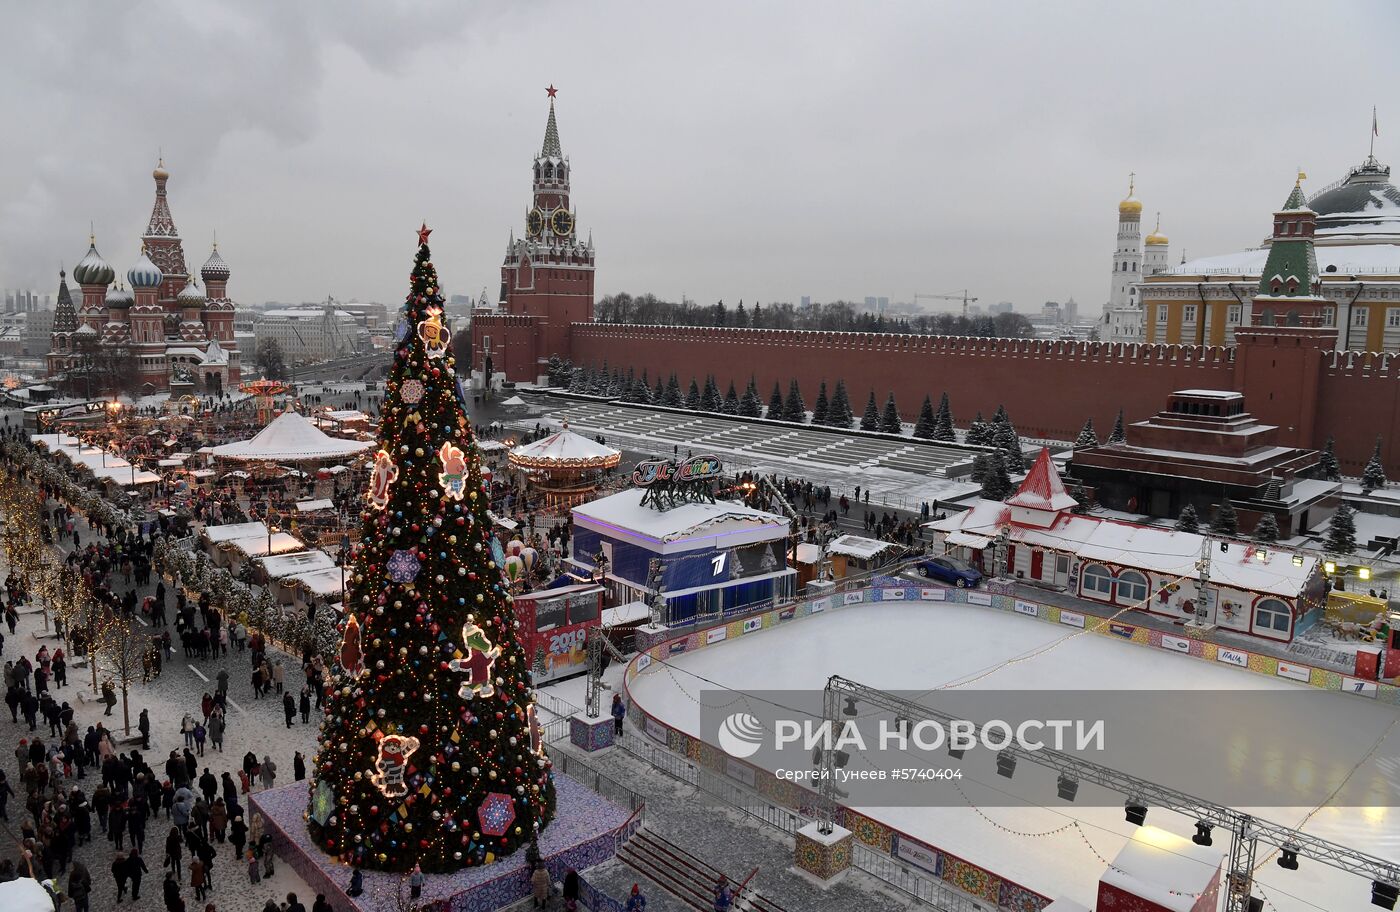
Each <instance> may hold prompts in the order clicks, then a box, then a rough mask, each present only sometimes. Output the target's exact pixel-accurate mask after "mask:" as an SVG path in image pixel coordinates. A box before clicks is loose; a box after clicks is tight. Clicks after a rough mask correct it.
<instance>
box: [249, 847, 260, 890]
mask: <svg viewBox="0 0 1400 912" xmlns="http://www.w3.org/2000/svg"><path fill="white" fill-rule="evenodd" d="M247 855H248V857H247V863H248V883H250V884H256V883H262V866H261V865H259V864H258V856H256V855H254V854H253V850H252V849H249V850H248V853H247Z"/></svg>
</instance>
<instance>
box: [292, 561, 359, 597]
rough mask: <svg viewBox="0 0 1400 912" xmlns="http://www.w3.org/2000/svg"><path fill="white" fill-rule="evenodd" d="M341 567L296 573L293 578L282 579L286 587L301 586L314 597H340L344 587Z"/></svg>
mask: <svg viewBox="0 0 1400 912" xmlns="http://www.w3.org/2000/svg"><path fill="white" fill-rule="evenodd" d="M343 579H344V577H343V576H342V575H341V571H340V568H339V567H332V568H331V569H329V570H310V571H307V572H306V573H294V574H292V575H291V576H286V577H283V578H282V585H284V586H301V587H302V588H304V589H307V590H309V591H310V592H311V593H312V594H313V595H322V596H333V595H340V592H341V589H342V586H341V581H342V580H343Z"/></svg>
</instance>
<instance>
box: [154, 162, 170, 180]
mask: <svg viewBox="0 0 1400 912" xmlns="http://www.w3.org/2000/svg"><path fill="white" fill-rule="evenodd" d="M169 176H170V172H169V171H167V170H165V159H164V158H162V159H160V160H159V162H158V163H157V164H156V169H155V170H154V171H152V172H151V177H153V178H155V179H156V180H158V181H162V180H165V179H166V178H168V177H169Z"/></svg>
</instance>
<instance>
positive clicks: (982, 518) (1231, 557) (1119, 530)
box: [925, 498, 1317, 598]
mask: <svg viewBox="0 0 1400 912" xmlns="http://www.w3.org/2000/svg"><path fill="white" fill-rule="evenodd" d="M925 528H928V529H931V530H933V531H935V532H943V533H945V534H948V541H950V542H951V543H953V544H970V542H967V541H964V540H963V537H972V538H975V539H977V540H986V541H988V542H989V541H990V540H991V539H993V538H995V537H996V536H997V535H999V534H1000V533H1001V530H1002V529H1003V528H1006V529H1008V530H1009V533H1010V536H1011V541H1012V542H1015V543H1018V544H1026V545H1030V546H1031V547H1037V548H1045V549H1049V550H1054V551H1062V552H1066V553H1070V554H1076V555H1078V556H1079V557H1080V558H1081V559H1083V560H1087V561H1093V562H1098V563H1105V564H1114V565H1117V566H1122V567H1132V568H1136V569H1139V570H1149V571H1151V572H1153V573H1160V574H1163V575H1166V576H1173V577H1187V576H1192V577H1194V576H1195V575H1196V573H1197V566H1196V565H1197V562H1198V561H1199V560H1200V557H1201V548H1202V545H1204V544H1205V543H1206V542H1207V541H1208V540H1209V541H1210V549H1211V561H1210V579H1211V582H1212V583H1215V584H1216V585H1220V586H1228V587H1231V588H1234V589H1240V590H1244V591H1248V592H1267V593H1270V594H1273V595H1282V596H1285V597H1288V598H1296V597H1298V596H1299V595H1300V594H1301V593H1302V591H1303V589H1304V588H1305V587H1306V586H1307V584H1308V582H1309V580H1311V579H1312V577H1313V576H1314V574H1315V573H1316V572H1317V558H1315V557H1312V556H1311V555H1298V556H1300V557H1301V558H1302V563H1301V564H1294V563H1293V558H1294V556H1295V555H1294V553H1293V552H1289V551H1283V550H1276V549H1264V550H1263V551H1262V552H1261V551H1259V550H1256V549H1255V548H1254V547H1251V546H1248V545H1243V544H1239V543H1237V542H1227V543H1226V545H1225V550H1224V551H1223V552H1222V551H1221V550H1220V545H1219V542H1218V541H1217V540H1215V539H1209V537H1208V536H1204V535H1198V534H1196V533H1194V532H1181V531H1179V530H1176V529H1163V528H1160V527H1158V526H1143V525H1138V524H1137V523H1129V522H1120V521H1118V520H1112V519H1102V518H1100V517H1097V516H1076V515H1074V514H1073V513H1062V514H1061V515H1060V516H1059V517H1058V518H1057V519H1056V520H1055V522H1054V523H1053V524H1052V525H1051V526H1049V527H1048V528H1044V529H1041V528H1036V527H1032V526H1024V525H1019V524H1017V523H1013V522H1012V521H1011V507H1010V506H1009V505H1008V504H1004V503H1000V502H998V501H995V500H983V499H981V498H979V499H978V500H977V501H976V502H975V503H974V504H973V506H972V508H971V509H969V510H966V511H964V512H962V513H955V514H953V515H952V516H949V517H948V518H947V519H942V520H936V521H934V522H931V523H928V524H926V526H925ZM955 536H956V537H955ZM972 547H977V546H976V545H972ZM982 547H986V545H985V544H984V545H982ZM1261 553H1262V554H1263V555H1264V556H1263V558H1262V559H1261V557H1260V555H1261Z"/></svg>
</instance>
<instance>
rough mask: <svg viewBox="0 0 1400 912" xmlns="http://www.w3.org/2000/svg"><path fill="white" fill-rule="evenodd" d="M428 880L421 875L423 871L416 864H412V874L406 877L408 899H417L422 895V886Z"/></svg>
mask: <svg viewBox="0 0 1400 912" xmlns="http://www.w3.org/2000/svg"><path fill="white" fill-rule="evenodd" d="M427 880H428V878H427V877H425V876H424V875H423V869H422V868H421V867H419V865H418V863H417V862H414V864H413V872H412V873H411V874H409V875H408V895H409V898H410V899H418V898H419V897H420V896H422V895H423V884H424V883H426V882H427Z"/></svg>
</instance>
